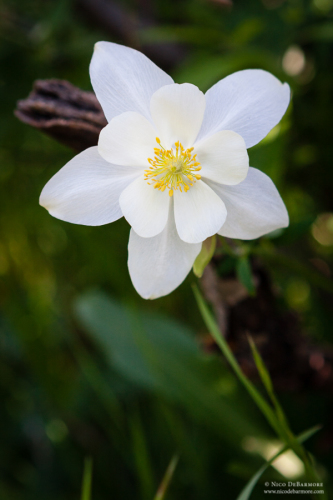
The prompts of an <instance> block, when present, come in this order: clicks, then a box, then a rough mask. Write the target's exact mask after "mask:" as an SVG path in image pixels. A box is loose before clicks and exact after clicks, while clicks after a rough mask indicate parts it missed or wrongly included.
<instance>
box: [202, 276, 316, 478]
mask: <svg viewBox="0 0 333 500" xmlns="http://www.w3.org/2000/svg"><path fill="white" fill-rule="evenodd" d="M193 291H194V295H195V298H196V301H197V304H198V307H199V310H200V312H201V314H202V317H203V320H204V322H205V323H206V326H207V328H208V330H209V331H210V333H211V335H212V336H213V338H214V340H215V342H216V343H217V345H218V346H219V347H220V349H221V351H222V353H223V354H224V355H225V357H226V358H227V360H228V362H229V363H230V365H231V367H232V368H233V370H234V372H235V373H236V375H237V377H238V379H239V380H240V382H241V383H242V384H243V385H244V387H245V388H246V390H247V391H248V393H249V395H250V396H251V397H252V399H253V400H254V402H255V403H256V404H257V406H258V408H259V409H260V411H261V412H262V413H263V415H264V416H265V417H266V419H267V421H268V423H269V424H270V425H271V426H272V428H273V429H274V430H275V432H276V433H277V434H278V435H279V437H280V438H281V440H282V441H283V442H284V443H286V444H288V445H289V447H290V448H292V449H293V450H294V451H295V453H296V454H297V455H298V456H299V457H300V459H301V460H302V461H303V462H304V466H305V469H306V473H307V476H308V477H309V479H311V480H313V481H317V480H318V477H317V474H316V472H315V471H314V469H313V467H312V465H311V463H310V461H309V459H308V456H307V453H306V451H305V449H304V448H303V447H302V446H301V445H300V444H299V443H298V442H297V439H296V438H295V436H294V435H293V433H292V432H291V430H290V428H289V426H288V425H287V423H286V421H285V420H284V421H283V422H281V421H280V420H279V418H278V417H277V415H276V413H275V411H274V410H273V409H272V407H271V406H270V405H269V404H268V403H267V401H266V400H265V399H264V398H263V397H262V395H261V394H260V392H259V391H258V390H257V389H256V387H255V386H254V385H253V384H252V382H250V380H249V379H248V378H247V377H246V376H245V375H244V373H243V372H242V370H241V368H240V366H239V364H238V362H237V360H236V358H235V356H234V355H233V353H232V351H231V349H230V348H229V346H228V343H227V342H226V340H225V338H224V337H223V335H221V333H220V330H219V327H218V325H217V324H216V322H215V319H214V318H213V316H212V314H211V312H210V311H209V309H208V307H207V304H206V303H205V301H204V299H203V297H202V295H201V293H200V292H199V289H198V287H197V286H196V285H194V286H193ZM267 373H268V372H267Z"/></svg>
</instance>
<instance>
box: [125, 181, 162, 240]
mask: <svg viewBox="0 0 333 500" xmlns="http://www.w3.org/2000/svg"><path fill="white" fill-rule="evenodd" d="M119 204H120V207H121V210H122V212H123V214H124V217H125V219H126V220H127V221H128V223H129V224H130V225H131V226H132V227H133V229H134V231H135V232H136V233H137V234H138V235H139V236H141V237H142V238H151V237H153V236H156V235H157V234H159V233H161V232H162V231H163V229H164V228H165V225H166V223H167V220H168V211H169V205H170V197H169V194H168V191H164V192H163V193H162V191H159V190H158V189H154V186H153V185H149V184H148V183H147V181H145V180H144V176H143V172H142V175H141V176H140V177H139V178H138V179H136V180H135V181H134V182H132V184H130V185H129V186H128V187H127V188H126V189H125V190H124V191H123V192H122V193H121V196H120V199H119Z"/></svg>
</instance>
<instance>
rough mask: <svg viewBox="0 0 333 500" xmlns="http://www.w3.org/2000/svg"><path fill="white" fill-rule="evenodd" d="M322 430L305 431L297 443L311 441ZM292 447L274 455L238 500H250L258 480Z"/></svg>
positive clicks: (251, 480)
mask: <svg viewBox="0 0 333 500" xmlns="http://www.w3.org/2000/svg"><path fill="white" fill-rule="evenodd" d="M320 429H321V426H320V425H316V426H315V427H312V428H311V429H308V430H307V431H304V432H303V433H302V434H300V435H299V436H298V437H297V441H298V442H299V443H303V442H304V441H306V440H307V439H309V438H310V437H311V436H313V435H314V434H315V433H316V432H318V431H319V430H320ZM289 448H290V447H289V446H284V447H283V448H282V449H281V450H280V451H279V452H278V453H277V454H276V455H274V457H273V458H271V459H270V460H269V461H268V462H266V463H265V464H264V465H262V466H261V467H260V469H259V470H258V471H257V472H256V473H255V474H254V476H252V477H251V479H250V481H249V482H248V483H247V484H246V486H245V488H243V490H242V491H241V493H240V494H239V495H238V497H237V499H236V500H248V499H249V498H250V495H251V493H252V491H253V489H254V487H255V485H256V484H257V482H258V480H259V479H260V477H261V476H262V475H263V473H264V472H265V471H266V470H267V469H268V468H269V467H270V466H271V465H272V463H273V462H274V460H276V459H277V458H278V457H279V456H280V455H282V454H283V453H285V452H286V451H287V450H288V449H289Z"/></svg>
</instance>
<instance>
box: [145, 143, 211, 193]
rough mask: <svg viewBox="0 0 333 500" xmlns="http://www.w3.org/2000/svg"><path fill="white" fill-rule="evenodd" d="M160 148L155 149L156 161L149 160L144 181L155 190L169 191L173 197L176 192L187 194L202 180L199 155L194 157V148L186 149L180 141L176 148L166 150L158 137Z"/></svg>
mask: <svg viewBox="0 0 333 500" xmlns="http://www.w3.org/2000/svg"><path fill="white" fill-rule="evenodd" d="M156 142H157V144H158V145H159V148H154V159H151V158H148V159H147V161H148V163H149V164H150V167H148V169H147V170H145V171H144V180H145V181H146V182H147V183H148V184H149V185H151V184H152V183H153V187H154V189H158V190H159V191H162V192H163V191H165V190H166V189H168V191H169V196H170V197H172V196H173V194H174V191H175V190H178V191H180V192H181V193H182V192H183V191H184V192H185V193H186V192H187V191H188V190H189V189H190V187H191V186H193V184H194V183H195V182H196V181H198V180H200V179H201V175H199V174H196V173H195V172H198V171H199V170H201V166H200V163H199V162H198V160H197V157H196V156H197V155H196V154H195V155H192V152H193V151H194V148H193V147H192V148H189V149H185V148H184V147H183V145H182V144H181V143H180V141H177V142H175V147H174V148H171V149H165V148H164V147H163V146H162V144H161V140H160V138H159V137H156Z"/></svg>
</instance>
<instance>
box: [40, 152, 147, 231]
mask: <svg viewBox="0 0 333 500" xmlns="http://www.w3.org/2000/svg"><path fill="white" fill-rule="evenodd" d="M137 175H138V173H137V171H136V170H135V169H133V168H130V167H120V166H118V165H111V163H108V162H106V161H105V160H104V159H103V158H102V157H101V156H100V155H99V154H98V151H97V146H94V147H92V148H89V149H86V150H85V151H83V152H82V153H80V154H78V155H77V156H75V157H74V158H73V159H72V160H71V161H69V162H68V163H67V164H66V165H65V166H64V167H63V168H62V169H61V170H59V172H57V173H56V174H55V175H54V176H53V177H52V178H51V179H50V180H49V182H48V183H47V184H46V186H45V187H44V189H43V191H42V193H41V195H40V199H39V203H40V204H41V205H42V206H43V207H45V208H46V209H47V210H48V211H49V212H50V214H51V215H53V216H54V217H57V218H58V219H61V220H64V221H67V222H72V223H74V224H84V225H86V226H101V225H102V224H108V223H109V222H113V221H115V220H117V219H119V218H120V217H122V215H123V214H122V212H121V209H120V206H119V202H118V200H119V196H120V193H121V192H122V191H123V189H125V188H126V187H127V186H128V185H129V184H130V183H131V182H132V181H133V180H134V179H135V178H136V177H137Z"/></svg>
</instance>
